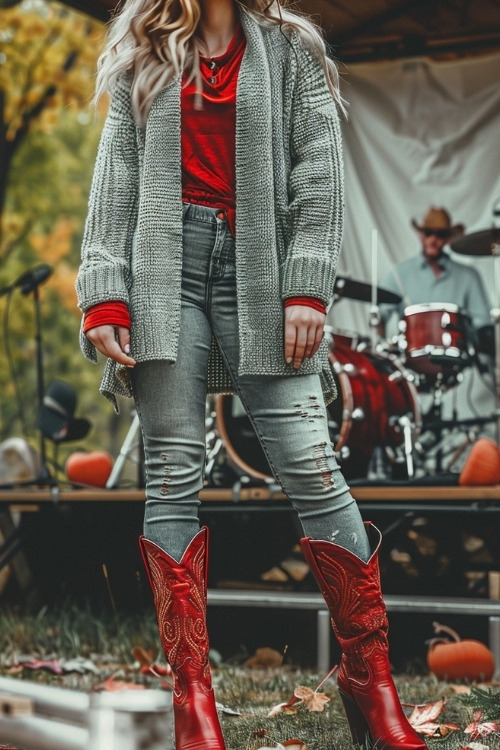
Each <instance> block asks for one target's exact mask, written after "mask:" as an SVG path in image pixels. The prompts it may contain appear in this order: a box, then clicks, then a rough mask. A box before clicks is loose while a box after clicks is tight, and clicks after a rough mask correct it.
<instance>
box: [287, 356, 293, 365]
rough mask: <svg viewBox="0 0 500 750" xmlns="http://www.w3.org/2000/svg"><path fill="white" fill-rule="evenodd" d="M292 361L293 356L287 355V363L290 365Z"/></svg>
mask: <svg viewBox="0 0 500 750" xmlns="http://www.w3.org/2000/svg"><path fill="white" fill-rule="evenodd" d="M291 361H292V358H291V357H287V358H286V363H287V365H289V364H290V363H291Z"/></svg>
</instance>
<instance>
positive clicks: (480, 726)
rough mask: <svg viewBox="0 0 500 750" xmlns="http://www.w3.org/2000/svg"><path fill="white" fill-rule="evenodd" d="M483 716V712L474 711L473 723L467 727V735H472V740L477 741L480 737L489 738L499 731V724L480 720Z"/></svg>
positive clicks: (465, 730)
mask: <svg viewBox="0 0 500 750" xmlns="http://www.w3.org/2000/svg"><path fill="white" fill-rule="evenodd" d="M482 715H483V712H482V711H481V710H479V709H478V710H477V711H474V714H473V721H472V722H471V723H470V724H469V726H468V727H465V729H464V732H465V734H470V738H471V740H477V739H479V737H487V736H488V735H489V734H492V732H497V731H498V724H497V722H496V721H483V722H481V721H480V719H481V717H482Z"/></svg>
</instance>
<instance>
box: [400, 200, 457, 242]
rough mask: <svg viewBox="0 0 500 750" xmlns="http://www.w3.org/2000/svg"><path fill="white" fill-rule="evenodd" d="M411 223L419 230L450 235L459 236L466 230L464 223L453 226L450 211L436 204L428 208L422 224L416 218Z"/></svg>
mask: <svg viewBox="0 0 500 750" xmlns="http://www.w3.org/2000/svg"><path fill="white" fill-rule="evenodd" d="M411 224H412V226H413V228H414V229H416V230H417V232H425V231H429V230H430V231H436V232H440V233H443V234H444V233H448V235H449V236H450V237H457V236H459V235H461V234H463V233H464V232H465V226H464V224H455V225H454V226H452V224H451V217H450V214H449V213H448V211H447V210H446V209H445V208H436V207H435V206H431V207H430V208H428V209H427V213H426V214H425V216H424V218H423V219H422V223H421V224H418V222H417V221H416V220H415V219H412V220H411Z"/></svg>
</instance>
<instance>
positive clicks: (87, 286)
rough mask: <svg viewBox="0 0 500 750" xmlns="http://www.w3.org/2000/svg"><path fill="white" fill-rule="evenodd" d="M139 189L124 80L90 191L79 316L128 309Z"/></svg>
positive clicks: (90, 351) (87, 347)
mask: <svg viewBox="0 0 500 750" xmlns="http://www.w3.org/2000/svg"><path fill="white" fill-rule="evenodd" d="M138 189H139V167H138V151H137V128H136V125H135V122H134V119H133V115H132V110H131V106H130V94H129V91H128V89H127V85H126V83H125V82H124V81H123V80H122V81H120V82H119V83H118V85H117V87H116V90H115V91H114V93H113V96H112V98H111V103H110V108H109V112H108V115H107V118H106V122H105V124H104V128H103V131H102V135H101V139H100V143H99V148H98V151H97V158H96V163H95V169H94V176H93V180H92V186H91V190H90V196H89V202H88V213H87V219H86V222H85V231H84V236H83V242H82V251H81V264H80V268H79V271H78V275H77V279H76V282H75V287H76V292H77V297H78V306H79V308H80V309H81V310H82V311H83V312H86V311H87V310H88V309H89V308H91V307H94V306H95V305H98V304H100V303H102V302H107V301H111V300H112V301H121V302H124V303H126V304H128V301H129V294H128V290H129V287H130V258H131V253H132V244H133V241H134V233H135V227H136V223H137V204H138ZM80 343H81V345H82V349H83V352H84V354H85V355H86V356H87V357H89V358H90V359H93V360H95V359H96V354H95V350H94V348H93V346H92V345H91V344H90V342H88V340H87V339H86V338H85V337H83V336H81V338H80Z"/></svg>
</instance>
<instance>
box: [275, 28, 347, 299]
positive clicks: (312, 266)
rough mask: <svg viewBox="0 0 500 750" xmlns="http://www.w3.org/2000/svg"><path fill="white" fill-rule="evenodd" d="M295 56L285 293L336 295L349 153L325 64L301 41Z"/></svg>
mask: <svg viewBox="0 0 500 750" xmlns="http://www.w3.org/2000/svg"><path fill="white" fill-rule="evenodd" d="M295 49H296V52H297V54H296V56H294V60H295V65H296V70H295V86H294V94H293V99H292V112H291V117H292V122H291V143H290V151H291V171H290V176H289V182H288V192H289V209H288V220H289V227H290V233H289V237H290V240H289V244H288V247H287V254H286V260H285V262H284V266H283V268H282V297H283V299H287V298H288V297H294V296H310V297H315V298H316V299H319V300H321V301H322V302H324V303H325V304H328V303H329V302H330V301H331V298H332V296H333V288H334V283H335V273H336V268H337V261H338V255H339V251H340V244H341V241H342V230H343V218H344V192H343V159H342V142H341V133H340V123H339V116H338V111H337V105H336V103H335V100H334V99H333V97H332V94H331V93H330V91H329V89H328V86H327V83H326V79H325V75H324V72H323V69H322V67H321V65H320V63H319V61H317V60H316V59H315V58H314V57H313V55H312V54H311V53H310V52H309V51H308V50H307V49H305V48H304V46H303V45H302V44H301V43H300V42H299V43H298V44H297V45H296V46H295Z"/></svg>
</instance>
